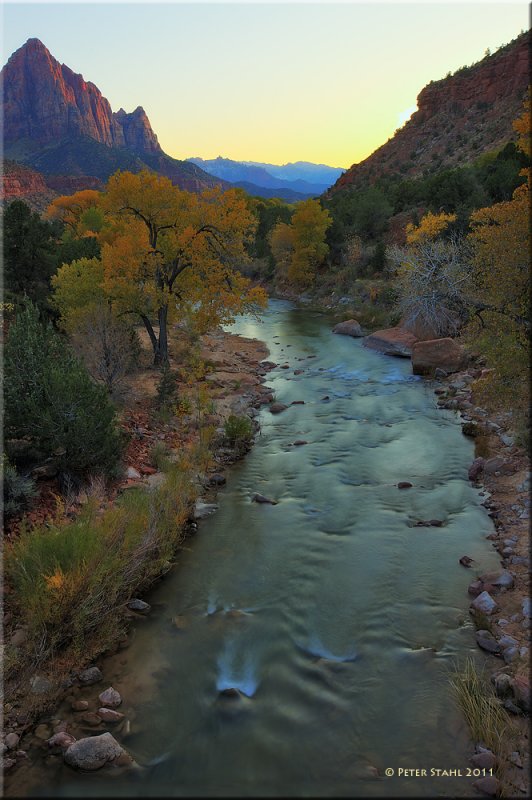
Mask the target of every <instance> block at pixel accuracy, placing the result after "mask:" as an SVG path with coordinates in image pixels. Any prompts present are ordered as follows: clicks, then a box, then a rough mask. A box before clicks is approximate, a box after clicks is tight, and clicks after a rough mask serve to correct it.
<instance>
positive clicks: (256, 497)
mask: <svg viewBox="0 0 532 800" xmlns="http://www.w3.org/2000/svg"><path fill="white" fill-rule="evenodd" d="M251 502H252V503H270V505H272V506H276V505H277V500H271V499H270V498H269V497H265V496H264V495H263V494H259V493H258V492H255V493H254V494H253V495H252V497H251Z"/></svg>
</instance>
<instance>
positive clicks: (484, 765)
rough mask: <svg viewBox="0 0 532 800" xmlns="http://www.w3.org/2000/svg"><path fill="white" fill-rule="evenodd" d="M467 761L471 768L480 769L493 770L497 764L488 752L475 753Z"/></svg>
mask: <svg viewBox="0 0 532 800" xmlns="http://www.w3.org/2000/svg"><path fill="white" fill-rule="evenodd" d="M469 760H470V761H471V763H472V764H473V766H475V767H479V768H480V769H493V767H494V766H495V764H496V763H497V759H496V758H495V756H494V755H493V753H492V752H491V751H490V750H486V752H484V753H476V754H475V755H474V756H471V758H470V759H469Z"/></svg>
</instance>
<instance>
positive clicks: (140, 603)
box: [102, 597, 151, 677]
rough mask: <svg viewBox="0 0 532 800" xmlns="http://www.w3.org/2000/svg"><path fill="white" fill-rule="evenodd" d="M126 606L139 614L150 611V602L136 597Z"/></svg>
mask: <svg viewBox="0 0 532 800" xmlns="http://www.w3.org/2000/svg"><path fill="white" fill-rule="evenodd" d="M127 607H128V608H129V609H130V610H131V611H137V612H138V613H139V614H147V613H148V612H149V611H151V606H150V604H149V603H146V602H145V601H144V600H140V599H139V598H138V597H134V598H133V600H130V601H129V603H128V604H127ZM102 677H103V676H102Z"/></svg>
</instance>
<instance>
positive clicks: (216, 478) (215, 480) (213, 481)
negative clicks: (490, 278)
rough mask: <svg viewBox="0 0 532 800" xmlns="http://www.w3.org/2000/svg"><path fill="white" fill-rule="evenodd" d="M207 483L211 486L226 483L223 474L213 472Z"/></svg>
mask: <svg viewBox="0 0 532 800" xmlns="http://www.w3.org/2000/svg"><path fill="white" fill-rule="evenodd" d="M209 483H210V485H211V486H224V485H225V483H226V479H225V475H220V474H219V473H215V474H214V475H211V477H210V478H209Z"/></svg>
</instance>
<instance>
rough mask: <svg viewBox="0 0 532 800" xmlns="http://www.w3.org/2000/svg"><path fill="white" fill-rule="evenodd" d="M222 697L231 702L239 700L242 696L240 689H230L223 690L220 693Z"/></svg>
mask: <svg viewBox="0 0 532 800" xmlns="http://www.w3.org/2000/svg"><path fill="white" fill-rule="evenodd" d="M220 697H227V698H229V699H231V700H238V699H239V698H240V697H241V694H240V692H239V691H238V689H234V688H233V687H230V688H228V689H222V690H221V691H220Z"/></svg>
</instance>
